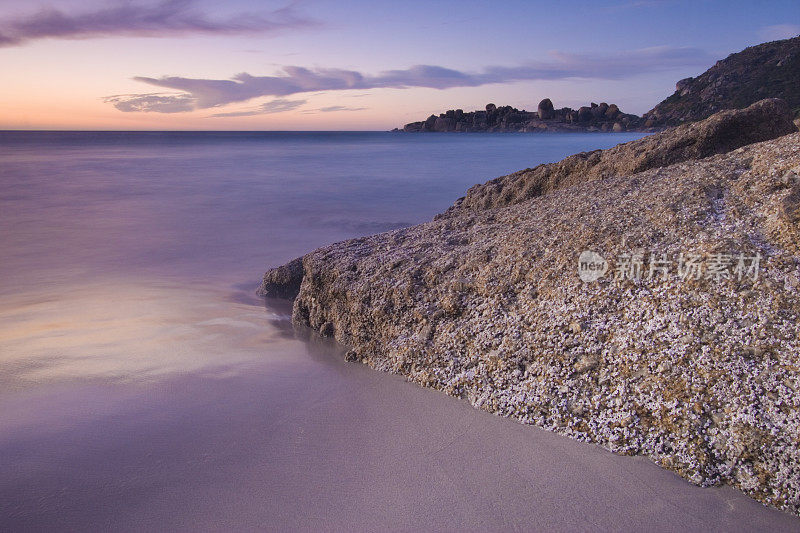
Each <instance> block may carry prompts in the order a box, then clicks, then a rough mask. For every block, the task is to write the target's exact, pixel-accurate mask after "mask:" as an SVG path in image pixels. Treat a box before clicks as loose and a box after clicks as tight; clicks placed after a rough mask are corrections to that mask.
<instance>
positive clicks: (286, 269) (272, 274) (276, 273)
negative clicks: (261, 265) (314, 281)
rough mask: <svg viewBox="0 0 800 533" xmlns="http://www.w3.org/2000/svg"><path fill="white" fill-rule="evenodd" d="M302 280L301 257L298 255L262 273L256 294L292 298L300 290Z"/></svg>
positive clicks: (265, 296) (267, 296) (264, 296)
mask: <svg viewBox="0 0 800 533" xmlns="http://www.w3.org/2000/svg"><path fill="white" fill-rule="evenodd" d="M302 281H303V258H302V257H298V258H297V259H295V260H293V261H290V262H289V263H287V264H285V265H283V266H279V267H277V268H273V269H271V270H270V271H269V272H267V273H266V274H264V279H263V280H262V281H261V285H260V286H259V288H258V291H257V294H258V295H259V296H261V297H262V298H284V299H293V298H294V297H295V296H297V293H298V292H300V283H301V282H302Z"/></svg>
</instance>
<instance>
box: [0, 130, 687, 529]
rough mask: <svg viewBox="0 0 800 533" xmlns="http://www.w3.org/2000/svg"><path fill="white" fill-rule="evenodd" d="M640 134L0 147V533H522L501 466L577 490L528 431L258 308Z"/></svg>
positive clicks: (44, 141) (165, 140)
mask: <svg viewBox="0 0 800 533" xmlns="http://www.w3.org/2000/svg"><path fill="white" fill-rule="evenodd" d="M639 136H641V135H637V134H560V135H554V134H553V135H514V134H508V135H498V134H496V135H480V134H474V135H403V134H391V133H77V132H76V133H68V132H58V133H57V132H52V133H49V132H0V530H9V529H17V528H22V529H25V528H34V529H36V528H40V527H47V528H55V529H60V530H67V529H77V530H100V529H117V530H129V529H149V530H160V529H178V530H185V531H196V530H206V529H223V530H224V529H229V528H237V529H261V528H277V529H283V528H291V529H312V530H313V529H337V528H340V527H345V526H347V527H350V526H352V527H355V528H367V529H370V528H378V529H383V528H385V527H392V525H394V526H397V528H398V529H413V528H415V527H422V526H423V525H428V526H437V525H438V526H441V527H449V526H452V527H456V528H457V527H460V526H465V527H469V526H474V527H487V528H494V527H503V526H509V525H514V523H513V521H512V522H508V521H507V520H509V518H507V515H506V513H507V512H511V513H512V515H513V516H516V517H517V518H514V520H516V519H519V520H520V524H525V523H528V524H529V523H530V522H525V520H527V519H530V518H531V517H530V514H531V511H530V509H529V508H528V507H526V506H525V504H524V501H525V498H524V497H521V496H524V494H523V495H520V494H519V490H520V488H519V487H520V485H519V480H515V479H513V477H512V478H509V476H508V475H507V474H508V472H507V468H508V467H509V466H508V464H507V461H513V462H514V463H515V464H516V466H515V467H516V468H523V469H526V468H527V469H533V470H537V469H538V471H540V472H541V470H542V469H547V468H549V469H551V470H552V472H551V475H552V476H555V478H558V476H562V477H563V476H570V475H573V474H574V475H575V476H577V477H576V478H575V480H574V482H575V486H576V487H579V486H580V485H581V480H580V477H581V476H582V474H580V473H576V472H573V473H570V471H569V470H568V469H567V470H564V469H563V468H561V467H560V466H559V465H558V464H557V462H556V463H553V462H552V459H547V460H546V461H543V462H542V464H538V463H537V464H534V463H536V459H535V454H531V453H530V450H529V449H527V448H526V446H527V444H526V442H527V439H529V438H530V435H531V434H532V433H531V432H532V431H534V430H533V428H522V427H521V426H520V427H519V428H518V427H517V426H516V425H514V424H507V425H502V426H500V427H501V429H500V430H498V429H497V427H496V425H497V424H505V423H506V422H507V421H500V420H499V419H496V418H495V417H490V416H489V415H486V414H485V413H480V412H478V411H474V410H472V409H471V408H470V407H469V406H466V405H465V404H463V403H462V402H457V401H455V400H452V399H449V398H446V397H445V396H444V395H441V394H436V393H432V392H430V391H425V390H423V389H419V388H417V387H415V386H412V385H410V384H407V383H405V382H403V381H402V380H401V379H399V378H397V377H394V376H388V375H384V374H380V373H377V372H373V371H371V370H369V369H366V368H364V367H361V366H360V365H348V364H345V363H343V362H342V360H341V354H340V353H338V348H337V347H336V346H333V345H331V344H330V343H326V342H323V341H320V340H319V339H315V338H314V337H311V338H306V337H305V335H304V334H303V332H296V331H294V330H293V329H292V327H291V324H290V322H289V320H288V313H289V310H288V308H287V307H286V306H280V305H275V306H265V304H264V302H263V301H260V300H258V299H256V298H255V297H254V290H255V288H256V286H257V284H258V282H259V279H260V277H261V275H262V274H263V272H264V270H265V269H266V268H268V267H271V266H275V265H279V264H282V263H283V262H285V261H287V260H290V259H292V258H294V257H296V256H299V255H301V254H303V253H306V252H308V251H310V250H312V249H313V248H315V247H318V246H321V245H325V244H328V243H331V242H335V241H339V240H343V239H347V238H350V237H355V236H360V235H365V234H370V233H375V232H380V231H384V230H388V229H391V228H397V227H400V226H405V225H410V224H415V223H419V222H422V221H425V220H429V219H431V218H432V217H433V216H434V215H435V214H436V213H438V212H441V211H443V210H444V209H446V208H447V207H448V206H449V205H450V204H451V203H452V202H453V201H454V200H455V199H456V198H458V197H459V196H461V195H463V193H464V191H465V190H466V189H467V188H468V187H470V186H471V185H473V184H475V183H478V182H482V181H485V180H487V179H490V178H493V177H496V176H500V175H503V174H506V173H509V172H511V171H515V170H518V169H522V168H526V167H530V166H534V165H536V164H538V163H542V162H548V161H555V160H558V159H560V158H562V157H564V156H566V155H568V154H572V153H575V152H579V151H583V150H590V149H595V148H603V147H610V146H613V145H615V144H617V143H619V142H624V141H627V140H630V139H633V138H637V137H639ZM502 428H506V429H502ZM521 430H523V432H521V433H520V431H521ZM524 430H528V431H527V432H525V431H524ZM504 433H505V434H506V436H503V434H504ZM537 434H538V433H537ZM509 435H510V436H509ZM514 435H517V436H514ZM545 438H551V437H550V436H548V437H545ZM554 438H555V437H554ZM514 439H516V440H514ZM558 442H561V441H558ZM454 443H455V450H454V452H455V453H456V454H457V455H458V454H460V455H459V457H460V458H459V459H457V460H450V459H447V458H442V456H441V455H439V456H438V458H437V455H436V454H438V453H439V451H440V449H444V448H446V447H448V446H453V445H454ZM573 444H574V445H576V446H582V445H579V444H577V443H570V444H569V446H572V445H573ZM443 447H444V448H443ZM498 447H500V448H502V449H504V450H505V451H506V455H505V456H504V457H499V456H498V457H495V456H494V455H492V450H495V449H497V448H498ZM437 450H439V451H437ZM592 453H594V452H592ZM598 453H599V452H598ZM487 454H488V456H487ZM590 455H591V454H590ZM487 457H488V458H487ZM603 457H605V455H604V456H603ZM466 460H469V461H475V462H479V463H481V464H479V465H474V467H473V468H474V469H473V470H469V471H467V470H465V469H464V468H463V464H464V461H466ZM603 460H607V461H608V462H609V465H611V467H610V468H612V467H613V468H616V466H615V465H616V463H614V461H617V460H618V458H614V457H610V458H608V459H603ZM526 461H527V462H526ZM531 461H533V463H531ZM487 465H488V466H487ZM626 472H627V471H623V472H619V473H618V475H620V476H622V477H625V476H627V475H628V474H627V473H626ZM648 472H649V471H648ZM654 472H660V471H658V469H655V467H654ZM609 475H612V476H613V475H616V474H613V473H612V474H609ZM654 475H660V474H659V473H656V474H654ZM563 482H564V483H571V482H572V481H571V478H569V479H567V480H565V481H563ZM680 486H681V487H683V485H680ZM634 489H635V490H632V491H631V495H630V497H631V498H636V497H637V496H636V494H638V492H637V491H638V490H639V489H637V488H636V487H634ZM578 490H580V489H578ZM498 495H499V496H503V495H505V497H506V500H507V502H506V503H498V500H497V498H498V497H499V496H498ZM517 500H519V502H518V503H513V502H516V501H517ZM503 506H505V507H507V508H504V507H503ZM517 506H518V507H519V509H517V508H516V507H517ZM442 509H449V511H447V512H446V513H445V514H444V515H442ZM514 513H516V514H514ZM504 516H506V518H503V517H504ZM498 520H499V521H498ZM504 520H505V522H504ZM627 525H630V524H627Z"/></svg>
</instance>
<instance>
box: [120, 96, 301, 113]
mask: <svg viewBox="0 0 800 533" xmlns="http://www.w3.org/2000/svg"><path fill="white" fill-rule="evenodd" d="M305 103H306V100H286V99H283V98H278V99H276V100H271V101H269V102H264V103H263V104H261V105H260V106H259V107H258V109H253V110H251V111H232V112H230V113H216V114H214V115H211V116H212V117H250V116H253V115H271V114H273V113H284V112H286V111H291V110H292V109H297V108H298V107H300V106H301V105H303V104H305ZM117 109H119V108H117Z"/></svg>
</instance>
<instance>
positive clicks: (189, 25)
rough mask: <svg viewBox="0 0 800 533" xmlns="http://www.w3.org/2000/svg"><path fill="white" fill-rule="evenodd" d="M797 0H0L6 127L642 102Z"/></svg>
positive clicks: (778, 29)
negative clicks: (288, 0)
mask: <svg viewBox="0 0 800 533" xmlns="http://www.w3.org/2000/svg"><path fill="white" fill-rule="evenodd" d="M798 34H800V2H798V1H797V0H786V1H753V0H750V1H704V0H692V1H656V0H651V1H647V0H642V1H629V0H612V1H608V2H595V1H568V0H564V1H561V2H533V1H528V2H525V1H508V2H478V1H469V0H466V1H464V0H462V1H439V2H431V1H416V0H414V1H403V2H393V1H391V2H390V1H377V0H373V1H361V0H355V1H353V0H351V1H347V2H335V1H323V0H318V1H312V0H308V1H297V2H293V3H286V2H269V1H245V0H231V1H227V2H212V1H205V0H127V1H112V2H100V1H92V0H84V1H77V0H75V1H72V0H53V1H40V0H32V1H30V2H18V1H16V0H13V1H12V0H0V65H2V69H3V73H4V75H3V79H2V85H0V129H101V130H106V129H122V130H125V129H155V130H163V129H168V130H169V129H174V130H183V129H190V130H331V129H334V130H336V129H340V130H374V129H377V130H383V129H390V128H392V127H395V126H402V125H403V124H404V123H406V122H410V121H413V120H422V119H424V118H425V117H426V116H428V115H430V114H431V113H439V112H442V111H445V110H447V109H450V108H463V109H464V110H473V109H476V108H482V107H483V106H484V105H485V104H486V103H487V102H490V101H491V102H494V103H496V104H498V105H513V106H515V107H519V108H527V109H535V108H536V104H537V103H538V102H539V100H541V99H542V98H545V97H549V98H551V99H552V100H553V102H554V104H555V105H556V106H557V107H563V106H570V107H578V106H580V105H585V104H586V103H588V102H589V101H596V102H600V101H605V102H608V103H616V104H618V105H619V106H620V107H621V108H622V110H623V111H626V112H630V113H636V114H641V113H643V112H645V111H647V110H648V109H650V108H651V107H653V105H655V104H656V103H657V102H659V101H660V100H661V99H663V98H664V97H666V96H668V95H669V94H671V92H672V91H673V90H674V85H675V82H676V81H677V80H678V79H680V78H684V77H687V76H691V75H697V74H699V73H701V72H703V71H704V70H706V69H707V68H708V67H710V66H711V65H713V63H714V62H715V61H716V60H717V59H721V58H724V57H725V56H726V55H728V54H730V53H732V52H736V51H739V50H741V49H742V48H745V47H747V46H750V45H753V44H757V43H760V42H763V41H769V40H775V39H782V38H788V37H793V36H796V35H798Z"/></svg>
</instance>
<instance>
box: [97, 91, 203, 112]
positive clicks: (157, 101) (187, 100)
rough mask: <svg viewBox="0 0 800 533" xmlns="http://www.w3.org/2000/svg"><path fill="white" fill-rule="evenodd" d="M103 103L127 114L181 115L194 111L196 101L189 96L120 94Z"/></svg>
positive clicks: (109, 97)
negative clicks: (151, 112)
mask: <svg viewBox="0 0 800 533" xmlns="http://www.w3.org/2000/svg"><path fill="white" fill-rule="evenodd" d="M103 101H104V102H105V103H107V104H112V105H113V106H114V107H116V108H117V109H119V110H120V111H124V112H126V113H130V112H150V111H153V112H156V113H181V112H184V111H192V110H193V109H194V108H195V99H194V98H193V97H192V96H191V95H189V94H170V93H149V94H118V95H114V96H107V97H105V98H103Z"/></svg>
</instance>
